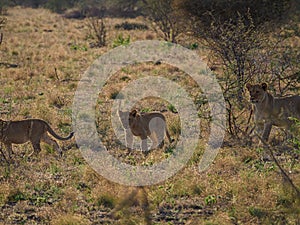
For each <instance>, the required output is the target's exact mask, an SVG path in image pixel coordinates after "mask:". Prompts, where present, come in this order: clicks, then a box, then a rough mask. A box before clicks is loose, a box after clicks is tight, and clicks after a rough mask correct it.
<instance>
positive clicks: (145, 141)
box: [141, 136, 148, 153]
mask: <svg viewBox="0 0 300 225" xmlns="http://www.w3.org/2000/svg"><path fill="white" fill-rule="evenodd" d="M141 139H142V141H141V148H142V151H143V152H144V153H145V152H147V151H148V146H147V136H141Z"/></svg>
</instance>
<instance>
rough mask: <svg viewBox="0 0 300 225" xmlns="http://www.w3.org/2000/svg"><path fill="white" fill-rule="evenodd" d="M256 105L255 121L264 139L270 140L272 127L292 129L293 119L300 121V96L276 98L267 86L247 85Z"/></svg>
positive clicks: (252, 100) (251, 98)
mask: <svg viewBox="0 0 300 225" xmlns="http://www.w3.org/2000/svg"><path fill="white" fill-rule="evenodd" d="M246 87H247V89H248V91H249V93H250V100H251V102H252V104H253V105H254V120H255V124H256V128H257V131H258V132H262V138H263V139H264V140H266V141H267V140H268V138H269V135H270V132H271V129H272V126H277V127H283V128H285V129H288V130H289V129H290V128H291V126H292V125H293V123H294V122H293V120H291V117H292V118H296V119H300V96H298V95H294V96H289V97H281V98H275V97H273V96H272V95H271V94H270V93H269V92H268V91H267V84H266V83H262V84H255V85H251V84H247V85H246Z"/></svg>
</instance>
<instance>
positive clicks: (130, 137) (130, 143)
mask: <svg viewBox="0 0 300 225" xmlns="http://www.w3.org/2000/svg"><path fill="white" fill-rule="evenodd" d="M125 142H126V147H127V148H130V149H132V148H133V134H132V132H131V130H130V129H126V130H125Z"/></svg>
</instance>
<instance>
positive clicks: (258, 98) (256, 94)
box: [246, 83, 267, 103]
mask: <svg viewBox="0 0 300 225" xmlns="http://www.w3.org/2000/svg"><path fill="white" fill-rule="evenodd" d="M246 87H247V89H248V91H249V93H250V101H251V102H252V103H260V102H262V101H263V100H264V98H265V94H266V91H267V84H266V83H262V84H255V85H251V84H247V85H246Z"/></svg>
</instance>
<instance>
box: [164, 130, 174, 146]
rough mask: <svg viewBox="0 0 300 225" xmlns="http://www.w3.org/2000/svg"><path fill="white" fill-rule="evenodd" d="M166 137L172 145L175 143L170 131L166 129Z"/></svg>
mask: <svg viewBox="0 0 300 225" xmlns="http://www.w3.org/2000/svg"><path fill="white" fill-rule="evenodd" d="M166 136H167V138H168V141H169V143H172V142H173V141H174V139H172V138H171V136H170V133H169V131H168V129H166Z"/></svg>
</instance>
